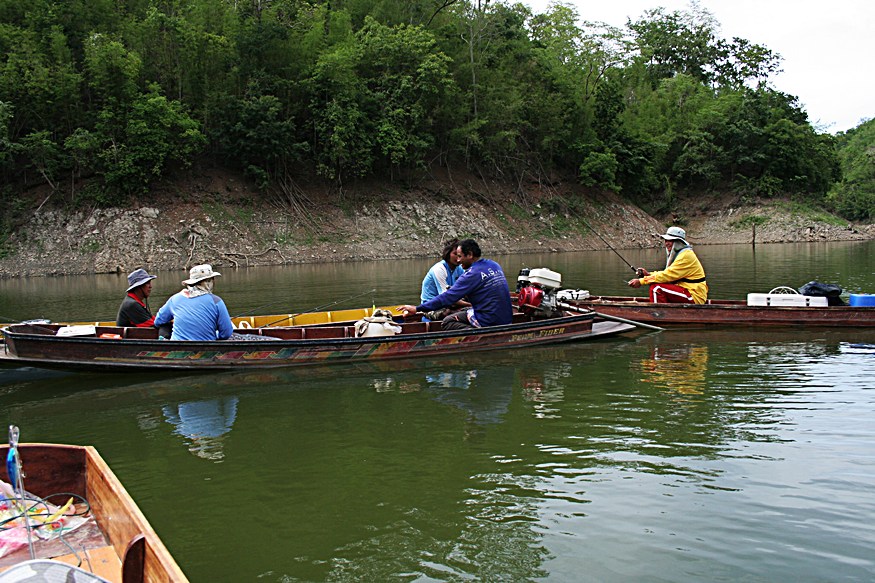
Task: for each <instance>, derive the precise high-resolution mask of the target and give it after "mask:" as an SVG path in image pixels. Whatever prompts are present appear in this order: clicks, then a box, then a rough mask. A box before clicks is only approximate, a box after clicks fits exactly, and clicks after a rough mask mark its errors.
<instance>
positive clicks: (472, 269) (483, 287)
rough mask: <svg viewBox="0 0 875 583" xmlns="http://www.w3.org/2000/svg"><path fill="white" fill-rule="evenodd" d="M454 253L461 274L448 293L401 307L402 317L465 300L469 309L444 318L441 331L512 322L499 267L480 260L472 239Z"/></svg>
mask: <svg viewBox="0 0 875 583" xmlns="http://www.w3.org/2000/svg"><path fill="white" fill-rule="evenodd" d="M458 252H459V254H460V256H461V257H460V263H461V264H462V267H464V268H465V273H463V274H462V276H461V277H459V279H457V280H456V283H454V284H453V285H452V287H450V289H448V290H447V291H445V292H443V293H441V294H439V295H438V296H436V297H434V298H432V299H430V300H428V301H427V302H423V303H421V304H420V305H418V306H412V305H405V306H401V307H400V308H399V309H400V310H401V311H403V312H405V313H406V314H413V313H416V312H431V311H433V310H437V309H440V308H446V307H449V306H452V305H453V304H454V303H456V302H457V301H459V300H460V299H462V298H463V297H465V298H467V299H468V301H469V302H471V307H470V308H467V309H464V310H462V311H459V312H455V313H453V314H450V315H449V316H447V317H446V318H444V319H443V320H442V321H443V329H444V330H459V329H465V328H472V327H478V328H479V327H482V326H497V325H500V324H510V323H511V321H512V320H513V306H512V305H511V303H510V288H509V287H508V285H507V279H506V278H505V277H504V272H503V271H502V270H501V266H500V265H499V264H498V263H496V262H495V261H492V260H490V259H484V258H482V257H481V256H480V253H481V252H480V246H479V245H477V242H476V241H474V240H473V239H465V240H464V241H462V242H460V243H459V246H458Z"/></svg>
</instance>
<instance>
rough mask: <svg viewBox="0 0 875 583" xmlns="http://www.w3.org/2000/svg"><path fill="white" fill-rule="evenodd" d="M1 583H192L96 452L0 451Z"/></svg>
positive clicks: (16, 446)
mask: <svg viewBox="0 0 875 583" xmlns="http://www.w3.org/2000/svg"><path fill="white" fill-rule="evenodd" d="M0 456H2V458H3V460H5V461H6V463H5V464H4V467H3V469H2V470H0V583H7V582H12V581H16V582H18V581H76V582H80V583H88V582H106V581H110V582H120V583H143V582H150V583H169V582H185V581H188V579H187V578H186V576H185V574H184V573H183V572H182V570H181V569H180V568H179V566H178V565H177V564H176V561H174V560H173V557H172V556H171V555H170V552H169V551H168V550H167V548H166V547H165V546H164V544H163V543H162V542H161V539H159V538H158V535H157V534H156V533H155V531H154V530H153V529H152V527H151V526H150V525H149V522H148V521H147V520H146V517H145V516H143V513H142V512H140V510H139V508H137V505H136V504H135V503H134V501H133V500H132V499H131V497H130V496H129V495H128V493H127V492H126V491H125V489H124V487H123V486H122V484H121V482H119V480H118V478H117V477H116V476H115V474H113V472H112V470H110V468H109V466H108V465H107V464H106V462H105V461H104V460H103V459H102V458H101V457H100V455H99V454H98V453H97V450H95V449H94V448H93V447H90V446H77V445H57V444H48V443H18V428H17V427H15V426H11V427H10V428H9V444H8V445H2V446H0Z"/></svg>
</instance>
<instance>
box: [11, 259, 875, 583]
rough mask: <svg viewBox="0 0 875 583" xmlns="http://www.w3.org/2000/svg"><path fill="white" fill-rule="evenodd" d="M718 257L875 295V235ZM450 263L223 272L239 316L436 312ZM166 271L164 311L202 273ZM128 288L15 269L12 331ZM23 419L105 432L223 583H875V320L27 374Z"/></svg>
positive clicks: (201, 563) (61, 431)
mask: <svg viewBox="0 0 875 583" xmlns="http://www.w3.org/2000/svg"><path fill="white" fill-rule="evenodd" d="M484 252H485V253H484V254H485V255H486V256H488V257H491V258H494V259H497V260H498V261H499V262H500V263H501V264H502V265H503V266H504V268H505V273H506V274H507V276H508V278H509V279H510V281H511V285H512V287H513V282H514V281H515V279H516V274H517V272H518V270H519V268H520V267H522V266H528V267H549V268H550V269H553V270H554V271H558V272H560V273H562V276H563V285H564V286H565V287H571V288H584V289H589V290H590V291H591V292H593V293H600V294H618V293H627V292H630V291H635V290H629V289H628V288H626V287H625V286H624V284H623V282H624V280H626V279H628V278H629V277H630V276H631V275H632V273H631V270H630V269H629V268H628V266H626V265H624V263H623V262H622V261H621V260H620V259H619V258H618V257H617V256H616V255H614V254H613V253H611V252H610V251H607V252H602V251H599V252H591V253H562V254H556V253H553V254H550V253H545V254H542V255H537V254H528V255H510V256H499V257H495V256H491V255H489V253H488V250H484ZM697 252H698V254H699V256H700V258H701V259H702V262H703V264H704V265H705V269H706V271H707V272H708V275H709V284H710V285H711V297H713V298H743V297H745V294H746V293H748V292H767V291H769V290H770V289H772V288H774V287H777V286H779V285H789V286H792V287H799V286H801V285H802V284H804V283H806V282H808V281H810V280H813V279H817V280H819V281H823V282H828V283H838V284H839V285H841V286H842V287H844V288H845V289H846V290H847V291H849V292H854V293H859V292H868V293H875V258H873V256H875V242H863V243H823V244H785V245H759V246H757V247H756V249H755V250H754V249H753V248H751V247H750V246H702V247H697ZM621 253H622V254H623V256H624V257H626V258H627V259H628V260H629V261H631V262H633V263H634V264H636V265H638V264H641V265H644V266H646V267H648V268H650V269H655V268H659V267H660V264H661V263H662V262H663V261H664V256H663V255H661V253H662V252H661V250H645V251H621ZM432 263H433V261H431V260H387V261H381V262H369V263H337V264H327V265H326V264H323V265H300V266H289V267H282V268H279V267H277V268H258V269H237V270H234V269H230V268H219V271H221V272H222V273H223V277H221V278H219V279H218V280H217V284H216V293H217V294H218V295H220V296H221V297H222V298H223V299H224V300H225V302H226V303H227V304H228V307H229V310H230V311H231V313H232V315H238V314H243V313H248V312H250V311H252V310H255V311H256V312H258V313H283V312H291V311H303V310H307V309H311V308H314V307H317V306H320V305H325V304H329V303H332V302H336V301H339V300H343V299H345V298H349V297H351V296H355V295H359V297H357V298H355V299H353V300H349V301H348V302H345V303H343V302H341V303H339V304H338V305H337V307H338V308H345V307H358V306H364V305H370V304H372V303H375V304H377V305H381V304H392V303H408V302H412V303H415V301H416V299H417V298H418V296H419V284H420V281H421V279H422V276H423V275H424V273H425V271H426V270H427V269H428V267H429V266H430V265H431V264H432ZM158 275H159V278H158V279H157V280H155V282H154V290H153V296H152V299H151V304H152V309H153V312H154V311H157V309H158V307H160V305H161V303H162V302H163V301H164V300H165V299H166V298H167V297H168V296H169V295H171V294H172V293H174V292H175V291H177V290H178V289H179V282H180V281H181V280H182V279H184V278H185V273H184V272H183V271H181V270H180V271H178V272H160V273H158ZM125 287H127V286H126V284H125V283H124V277H123V276H115V275H112V276H109V275H101V276H81V277H58V278H32V279H20V280H0V320H4V321H9V320H13V319H14V320H21V319H27V318H35V317H48V318H52V319H56V320H84V319H114V316H115V311H116V309H117V307H118V304H119V302H120V301H121V298H122V296H123V295H124V294H123V290H124V289H125ZM370 290H374V291H370ZM635 293H637V294H643V293H644V292H643V291H635ZM873 309H875V308H873ZM0 412H2V413H0V421H3V422H4V423H5V424H6V425H8V424H11V423H14V424H17V425H18V426H19V427H20V428H21V437H22V440H23V441H46V442H63V443H76V444H91V445H94V446H96V447H97V449H98V450H99V451H100V453H101V455H102V456H103V457H104V458H105V459H106V460H107V462H108V463H109V464H110V466H111V467H112V468H113V470H114V471H115V473H116V474H117V475H118V476H119V478H120V479H121V480H122V482H123V483H124V485H125V487H126V488H127V490H128V491H129V492H130V494H131V495H132V496H133V498H134V499H135V500H136V501H137V503H138V504H139V506H140V508H141V509H142V510H143V512H144V513H145V514H146V516H147V517H148V518H149V520H150V522H151V523H152V525H153V526H154V527H155V529H156V530H157V532H158V534H159V535H160V536H161V538H162V539H163V541H164V542H165V544H166V545H167V547H168V548H169V549H170V551H171V552H172V553H173V555H174V557H175V558H176V560H177V561H178V563H179V564H180V566H181V567H182V569H183V570H184V571H185V572H186V574H187V575H188V576H189V578H190V579H191V580H192V581H196V582H200V581H233V582H236V581H271V582H274V581H275V582H291V581H380V582H381V581H536V580H551V581H763V582H766V581H769V582H771V581H812V582H813V581H872V580H875V550H873V549H875V526H873V525H875V330H849V329H845V330H841V329H835V330H799V329H782V330H762V329H756V328H734V329H719V328H713V329H689V330H670V331H665V332H661V333H639V334H636V335H633V336H630V337H621V338H614V339H608V340H601V341H595V342H589V343H586V342H584V343H576V344H568V345H558V346H553V347H543V348H537V349H522V350H515V351H506V352H495V353H482V354H477V353H471V354H465V355H460V356H452V357H448V358H442V359H433V360H415V359H411V360H403V361H393V362H384V363H381V364H379V365H371V364H366V365H339V366H331V367H311V368H298V369H286V370H279V371H269V372H247V371H245V370H244V371H240V372H234V373H222V374H204V375H195V376H173V375H166V374H142V373H137V374H105V373H103V374H91V373H89V374H85V373H80V374H67V373H59V372H49V371H39V370H35V369H8V368H7V369H0Z"/></svg>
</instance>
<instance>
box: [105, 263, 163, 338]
mask: <svg viewBox="0 0 875 583" xmlns="http://www.w3.org/2000/svg"><path fill="white" fill-rule="evenodd" d="M156 277H158V276H157V275H149V274H148V273H146V270H145V269H142V268H141V269H135V270H134V271H132V272H131V273H130V274H129V275H128V289H127V295H126V296H125V299H124V300H122V305H121V306H119V309H118V316H116V318H115V324H116V326H126V327H127V326H135V327H137V328H150V327H152V326H153V325H154V323H155V317H154V316H152V310H150V309H149V294H151V293H152V280H153V279H155V278H156Z"/></svg>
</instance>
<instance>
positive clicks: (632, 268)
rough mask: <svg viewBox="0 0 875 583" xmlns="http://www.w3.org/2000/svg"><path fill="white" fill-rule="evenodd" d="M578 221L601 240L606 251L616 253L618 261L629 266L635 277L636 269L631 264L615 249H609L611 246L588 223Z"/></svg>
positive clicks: (583, 220) (584, 220)
mask: <svg viewBox="0 0 875 583" xmlns="http://www.w3.org/2000/svg"><path fill="white" fill-rule="evenodd" d="M580 221H581V222H582V223H583V224H584V225H586V226H587V228H588V229H589V230H590V231H592V232H593V233H595V234H596V236H597V237H598V238H599V239H601V240H602V243H604V244H605V245H607V246H608V249H610V250H611V251H613V252H614V253H616V254H617V257H619V258H620V259H622V260H623V263H625V264H626V265H628V266H629V269H631V270H632V271H634V272H635V274H636V275H637V274H638V268H637V267H635V266H634V265H632V264H631V263H629V262H628V261H627V260H626V258H625V257H623V256H622V255H620V253H619V251H617V250H616V249H614V248H613V247H611V244H610V243H608V242H607V240H606V239H605V238H604V237H602V236H601V235H600V234H599V232H598V231H596V230H595V229H593V228H592V225H590V224H589V223H587V222H586V219H584V218H581V219H580Z"/></svg>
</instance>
